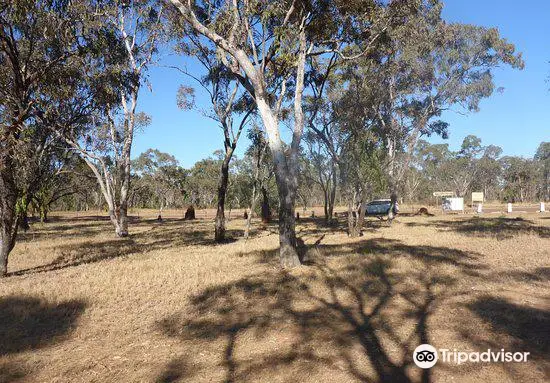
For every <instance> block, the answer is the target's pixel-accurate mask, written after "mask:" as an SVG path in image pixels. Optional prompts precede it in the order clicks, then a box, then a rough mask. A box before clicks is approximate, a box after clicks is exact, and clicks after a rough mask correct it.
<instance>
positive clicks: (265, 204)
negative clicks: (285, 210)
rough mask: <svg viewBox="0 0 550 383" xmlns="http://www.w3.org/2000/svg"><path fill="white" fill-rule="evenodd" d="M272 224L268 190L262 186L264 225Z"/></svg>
mask: <svg viewBox="0 0 550 383" xmlns="http://www.w3.org/2000/svg"><path fill="white" fill-rule="evenodd" d="M269 222H271V208H270V207H269V198H268V196H267V189H266V188H265V186H262V223H269Z"/></svg>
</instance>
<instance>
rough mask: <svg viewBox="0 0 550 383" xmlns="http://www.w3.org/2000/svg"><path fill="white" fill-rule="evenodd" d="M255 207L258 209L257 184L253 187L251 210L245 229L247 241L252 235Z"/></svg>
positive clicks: (249, 210)
mask: <svg viewBox="0 0 550 383" xmlns="http://www.w3.org/2000/svg"><path fill="white" fill-rule="evenodd" d="M255 207H256V183H254V184H253V185H252V198H251V199H250V208H249V209H248V215H247V217H246V226H245V228H244V238H245V239H248V237H249V235H250V224H251V222H252V214H254V208H255Z"/></svg>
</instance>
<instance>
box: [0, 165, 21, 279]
mask: <svg viewBox="0 0 550 383" xmlns="http://www.w3.org/2000/svg"><path fill="white" fill-rule="evenodd" d="M6 157H7V156H5V157H4V159H3V161H0V167H2V168H0V277H3V276H6V274H7V273H8V256H9V254H10V252H11V251H12V249H13V247H14V246H15V238H16V237H17V226H18V222H17V221H18V219H17V213H16V205H17V189H16V185H15V179H14V175H13V166H11V161H9V158H6Z"/></svg>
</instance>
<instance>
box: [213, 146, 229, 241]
mask: <svg viewBox="0 0 550 383" xmlns="http://www.w3.org/2000/svg"><path fill="white" fill-rule="evenodd" d="M230 158H231V157H229V158H227V156H226V158H225V159H224V161H223V163H222V168H221V171H220V178H219V180H218V209H217V211H216V228H215V233H214V238H215V240H216V242H223V241H224V240H225V195H226V193H227V183H228V181H229V159H230Z"/></svg>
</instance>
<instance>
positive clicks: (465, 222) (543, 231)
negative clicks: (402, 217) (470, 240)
mask: <svg viewBox="0 0 550 383" xmlns="http://www.w3.org/2000/svg"><path fill="white" fill-rule="evenodd" d="M406 225H407V226H410V227H414V226H431V227H436V228H438V229H440V230H451V231H455V232H457V233H460V234H464V235H467V236H473V237H494V238H496V239H498V240H503V239H509V238H513V237H514V236H515V235H518V234H535V235H538V236H539V237H542V238H550V227H546V226H537V225H535V223H534V222H533V221H531V220H528V219H524V218H520V217H516V218H502V217H498V218H480V217H473V218H468V219H458V220H437V221H431V222H422V223H419V222H408V223H406Z"/></svg>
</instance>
